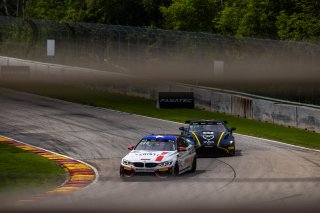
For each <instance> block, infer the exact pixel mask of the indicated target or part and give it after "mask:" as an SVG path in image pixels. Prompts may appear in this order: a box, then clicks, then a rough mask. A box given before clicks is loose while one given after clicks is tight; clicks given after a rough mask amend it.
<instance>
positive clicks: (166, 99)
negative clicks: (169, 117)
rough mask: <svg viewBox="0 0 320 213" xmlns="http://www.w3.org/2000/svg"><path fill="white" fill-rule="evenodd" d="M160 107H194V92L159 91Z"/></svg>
mask: <svg viewBox="0 0 320 213" xmlns="http://www.w3.org/2000/svg"><path fill="white" fill-rule="evenodd" d="M157 105H158V107H159V108H167V109H170V108H189V109H194V95H193V92H159V97H158V103H157Z"/></svg>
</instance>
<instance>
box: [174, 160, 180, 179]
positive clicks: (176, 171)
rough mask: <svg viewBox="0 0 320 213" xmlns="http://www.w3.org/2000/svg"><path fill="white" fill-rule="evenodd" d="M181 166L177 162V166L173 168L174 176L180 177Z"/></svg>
mask: <svg viewBox="0 0 320 213" xmlns="http://www.w3.org/2000/svg"><path fill="white" fill-rule="evenodd" d="M179 170H180V169H179V164H178V162H176V164H175V165H174V168H173V175H174V176H178V175H179Z"/></svg>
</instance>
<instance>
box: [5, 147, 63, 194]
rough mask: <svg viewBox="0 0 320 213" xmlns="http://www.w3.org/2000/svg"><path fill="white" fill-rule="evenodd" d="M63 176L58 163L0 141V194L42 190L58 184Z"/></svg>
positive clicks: (61, 181)
mask: <svg viewBox="0 0 320 213" xmlns="http://www.w3.org/2000/svg"><path fill="white" fill-rule="evenodd" d="M65 178H66V176H65V171H64V169H63V168H62V167H60V166H59V165H58V164H56V163H54V162H52V161H50V160H48V159H46V158H43V157H41V156H39V155H37V154H34V153H31V152H29V151H25V150H22V149H20V148H17V147H14V146H11V145H8V144H5V143H2V142H0V180H1V181H0V195H2V196H3V195H17V194H19V195H21V194H23V193H28V192H30V190H31V191H32V192H37V191H39V192H44V191H47V190H49V189H52V188H54V187H56V186H59V185H60V184H62V183H63V182H64V180H65Z"/></svg>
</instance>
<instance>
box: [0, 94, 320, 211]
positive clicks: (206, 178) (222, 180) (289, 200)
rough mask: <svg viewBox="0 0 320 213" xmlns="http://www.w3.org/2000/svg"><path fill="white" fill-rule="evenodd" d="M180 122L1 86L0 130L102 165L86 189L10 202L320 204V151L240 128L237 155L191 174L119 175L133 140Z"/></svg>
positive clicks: (92, 207)
mask: <svg viewBox="0 0 320 213" xmlns="http://www.w3.org/2000/svg"><path fill="white" fill-rule="evenodd" d="M199 119H200V118H199ZM179 126H181V124H178V123H174V122H167V121H161V120H157V119H152V118H147V117H143V116H137V115H132V114H128V113H123V112H117V111H113V110H107V109H100V108H95V107H90V106H85V105H80V104H74V103H70V102H65V101H60V100H55V99H50V98H46V97H41V96H36V95H30V94H26V93H19V92H13V91H11V90H6V89H0V134H1V135H4V136H8V137H11V138H14V139H17V140H20V141H23V142H26V143H29V144H32V145H36V146H39V147H42V148H45V149H48V150H51V151H55V152H58V153H60V154H64V155H68V156H70V157H73V158H76V159H79V160H83V161H85V162H87V163H89V164H91V165H93V166H94V167H95V168H97V170H98V171H99V179H98V181H97V183H95V184H93V185H91V186H89V187H87V188H84V189H82V190H79V191H76V192H74V193H71V194H65V195H61V196H57V197H50V198H47V199H43V200H41V202H37V201H35V202H32V203H30V204H28V205H26V206H20V207H12V209H15V210H19V209H20V210H21V209H23V210H28V209H29V210H52V211H55V212H56V211H58V210H69V211H72V210H74V211H77V212H79V211H82V210H83V211H86V212H89V211H91V212H92V211H100V210H101V211H103V210H109V211H111V210H114V211H122V210H123V211H128V210H132V211H139V212H141V211H148V212H150V210H152V211H153V212H155V211H161V212H162V211H169V212H170V210H171V211H174V212H177V211H179V212H180V211H181V212H187V211H194V210H198V211H200V210H201V211H211V210H214V209H220V210H247V209H248V210H267V211H268V210H281V211H292V210H301V211H306V212H307V211H309V212H310V211H312V210H314V211H317V210H320V203H319V201H320V152H316V151H311V150H305V149H300V148H295V147H291V146H288V145H283V144H279V143H274V142H270V141H267V140H263V139H254V138H251V137H246V136H241V135H236V145H237V152H236V156H235V157H225V156H215V157H213V158H199V159H198V169H197V172H196V173H194V174H192V173H187V174H184V175H181V176H180V177H177V178H173V177H172V178H167V179H159V178H156V177H151V176H146V177H144V176H141V177H134V178H131V179H125V180H122V179H121V178H119V164H120V159H121V158H122V157H123V156H124V155H125V154H126V153H127V152H128V150H127V146H128V145H135V144H136V143H137V142H138V140H139V139H140V138H141V137H142V136H144V135H146V134H150V133H179V130H178V127H179ZM257 128H259V127H257ZM30 196H32V195H30ZM1 205H3V204H0V206H1ZM8 208H11V207H8Z"/></svg>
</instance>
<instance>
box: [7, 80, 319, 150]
mask: <svg viewBox="0 0 320 213" xmlns="http://www.w3.org/2000/svg"><path fill="white" fill-rule="evenodd" d="M6 86H7V87H10V88H12V89H17V90H22V91H26V92H30V93H35V94H39V95H43V96H49V97H53V98H58V99H62V100H67V101H71V102H77V103H82V104H87V105H91V106H99V107H104V108H109V109H115V110H119V111H124V112H129V113H134V114H139V115H145V116H150V117H155V118H161V119H165V120H170V121H177V122H184V121H185V120H193V119H219V120H227V121H228V125H229V127H236V128H237V130H236V132H237V133H241V134H245V135H251V136H256V137H262V138H266V139H272V140H277V141H282V142H285V143H289V144H294V145H299V146H304V147H308V148H315V149H320V134H319V133H314V132H310V131H305V130H301V129H297V128H288V127H285V126H280V125H275V124H271V123H266V122H259V121H255V120H249V119H244V118H239V117H235V116H231V115H226V114H222V113H214V112H208V111H204V110H198V109H195V110H192V109H157V108H156V101H154V100H149V99H145V98H139V97H132V96H126V95H121V94H115V93H109V92H105V91H97V90H94V89H88V88H84V87H78V86H66V85H53V84H10V85H6ZM174 131H176V132H177V133H178V132H179V130H178V129H177V130H172V132H174Z"/></svg>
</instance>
